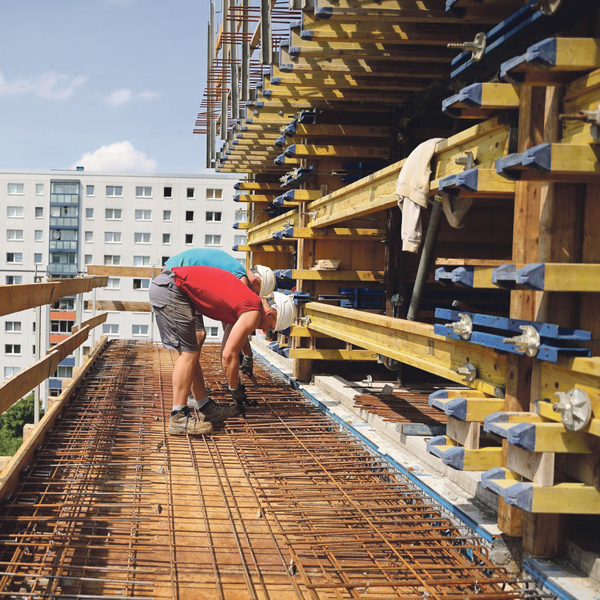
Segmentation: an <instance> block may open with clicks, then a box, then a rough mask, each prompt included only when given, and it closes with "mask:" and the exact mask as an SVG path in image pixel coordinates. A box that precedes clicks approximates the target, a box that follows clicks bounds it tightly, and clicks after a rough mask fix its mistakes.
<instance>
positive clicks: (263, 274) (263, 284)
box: [252, 265, 276, 298]
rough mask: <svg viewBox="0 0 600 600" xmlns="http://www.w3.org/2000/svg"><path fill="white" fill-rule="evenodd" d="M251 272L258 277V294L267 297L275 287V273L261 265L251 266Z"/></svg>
mask: <svg viewBox="0 0 600 600" xmlns="http://www.w3.org/2000/svg"><path fill="white" fill-rule="evenodd" d="M252 272H253V273H254V274H255V275H256V276H257V277H258V278H259V279H260V290H259V292H258V295H259V296H260V297H261V298H267V297H268V296H270V295H271V293H272V292H273V290H274V289H275V283H276V282H275V273H273V271H271V269H269V267H265V266H263V265H256V266H254V267H252Z"/></svg>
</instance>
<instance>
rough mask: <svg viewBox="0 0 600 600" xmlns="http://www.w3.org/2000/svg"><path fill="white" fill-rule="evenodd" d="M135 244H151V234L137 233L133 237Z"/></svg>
mask: <svg viewBox="0 0 600 600" xmlns="http://www.w3.org/2000/svg"><path fill="white" fill-rule="evenodd" d="M133 243H134V244H149V243H150V234H149V233H140V232H136V233H135V234H134V236H133Z"/></svg>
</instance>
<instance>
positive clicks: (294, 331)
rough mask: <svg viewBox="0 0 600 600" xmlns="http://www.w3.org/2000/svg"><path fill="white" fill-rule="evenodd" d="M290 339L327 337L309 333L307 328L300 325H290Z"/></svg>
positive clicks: (316, 332)
mask: <svg viewBox="0 0 600 600" xmlns="http://www.w3.org/2000/svg"><path fill="white" fill-rule="evenodd" d="M290 337H300V338H313V337H315V338H326V337H329V336H327V335H325V334H323V333H319V332H318V331H311V330H310V329H309V328H308V327H301V326H300V325H292V327H291V328H290Z"/></svg>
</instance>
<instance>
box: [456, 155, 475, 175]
mask: <svg viewBox="0 0 600 600" xmlns="http://www.w3.org/2000/svg"><path fill="white" fill-rule="evenodd" d="M454 162H455V163H456V164H457V165H462V166H463V167H464V169H465V171H467V170H469V169H472V168H473V167H474V166H475V165H476V164H477V159H476V158H475V157H474V156H473V153H472V152H471V151H470V150H467V151H466V152H465V154H464V156H459V157H457V158H455V159H454Z"/></svg>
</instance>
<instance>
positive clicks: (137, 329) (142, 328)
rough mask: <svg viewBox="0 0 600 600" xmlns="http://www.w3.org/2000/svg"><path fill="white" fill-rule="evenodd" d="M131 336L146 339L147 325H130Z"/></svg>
mask: <svg viewBox="0 0 600 600" xmlns="http://www.w3.org/2000/svg"><path fill="white" fill-rule="evenodd" d="M131 335H132V336H144V337H148V325H132V326H131Z"/></svg>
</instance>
